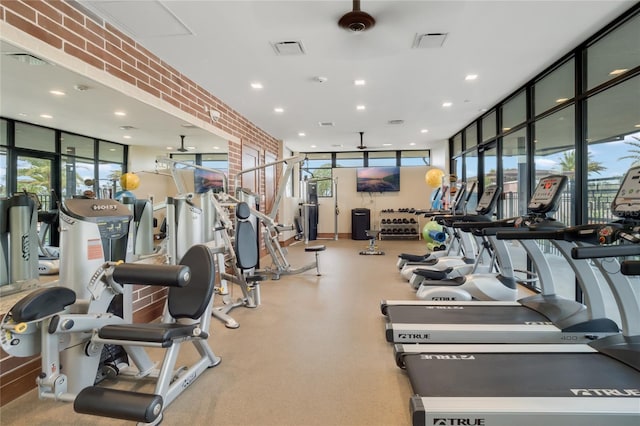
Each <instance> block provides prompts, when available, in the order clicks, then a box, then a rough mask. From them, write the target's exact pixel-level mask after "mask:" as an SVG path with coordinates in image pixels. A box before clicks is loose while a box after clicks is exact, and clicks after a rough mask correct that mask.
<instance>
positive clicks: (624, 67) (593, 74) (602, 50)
mask: <svg viewBox="0 0 640 426" xmlns="http://www.w3.org/2000/svg"><path fill="white" fill-rule="evenodd" d="M639 40H640V15H636V16H635V17H633V18H632V19H630V20H629V21H627V22H625V23H624V24H623V25H621V26H620V27H618V28H616V29H615V30H613V31H612V32H611V33H609V34H607V35H606V36H605V37H603V38H601V39H600V40H598V41H596V42H595V43H594V44H592V45H591V46H589V48H588V49H587V90H589V89H593V88H594V87H596V86H598V85H600V84H602V83H604V82H606V81H609V80H611V79H612V78H616V77H617V76H619V75H621V74H624V73H625V72H627V71H629V70H631V69H633V68H635V67H637V66H638V65H640V42H639Z"/></svg>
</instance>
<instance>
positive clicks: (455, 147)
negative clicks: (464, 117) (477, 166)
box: [451, 133, 462, 157]
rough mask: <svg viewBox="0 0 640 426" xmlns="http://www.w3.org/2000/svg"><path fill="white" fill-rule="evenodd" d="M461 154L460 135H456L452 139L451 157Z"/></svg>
mask: <svg viewBox="0 0 640 426" xmlns="http://www.w3.org/2000/svg"><path fill="white" fill-rule="evenodd" d="M460 154H462V133H458V134H457V135H455V136H454V137H453V152H452V153H451V156H452V157H455V156H457V155H460Z"/></svg>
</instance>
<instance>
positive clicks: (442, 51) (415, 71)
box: [0, 0, 635, 152]
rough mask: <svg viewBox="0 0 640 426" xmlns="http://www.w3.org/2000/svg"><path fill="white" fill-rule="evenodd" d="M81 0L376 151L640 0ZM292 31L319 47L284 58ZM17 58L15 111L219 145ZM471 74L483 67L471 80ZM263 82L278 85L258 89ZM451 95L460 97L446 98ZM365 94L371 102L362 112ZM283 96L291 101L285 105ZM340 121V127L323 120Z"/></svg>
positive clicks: (347, 142) (312, 133)
mask: <svg viewBox="0 0 640 426" xmlns="http://www.w3.org/2000/svg"><path fill="white" fill-rule="evenodd" d="M81 3H82V4H83V5H84V6H86V7H87V8H88V9H89V10H91V11H92V12H93V13H95V14H97V15H99V16H100V17H101V18H103V19H104V20H106V21H108V22H109V23H111V24H112V25H114V26H116V27H118V28H119V29H121V30H122V31H124V32H125V33H127V34H128V35H129V36H131V37H132V38H133V39H135V40H136V41H137V42H139V43H141V44H142V45H143V46H144V47H146V48H147V49H149V50H150V51H151V52H153V53H154V54H156V55H157V56H159V57H160V58H162V59H163V60H164V61H165V62H167V63H168V64H170V65H171V66H173V67H175V68H176V69H178V70H179V71H180V72H182V73H184V74H185V75H187V76H189V77H190V78H191V79H192V80H194V81H195V82H197V83H198V84H200V85H201V86H203V87H204V88H205V89H207V90H208V91H210V92H211V93H213V94H214V95H215V96H217V97H218V98H220V99H221V100H222V101H223V102H225V103H227V104H228V105H229V106H231V107H232V108H234V109H235V110H237V111H238V112H239V113H240V114H242V115H244V116H245V117H247V118H248V119H249V120H250V121H252V122H253V123H255V124H256V125H257V126H258V127H260V128H262V129H264V130H265V131H266V132H268V133H269V134H271V135H272V136H274V137H276V138H278V139H282V140H283V141H284V143H285V145H286V146H287V147H289V148H290V149H292V150H295V151H307V152H310V151H346V150H353V149H354V148H355V147H356V145H357V144H358V143H359V135H358V132H360V131H363V132H365V134H364V140H365V145H367V146H369V148H372V149H423V148H432V147H434V146H437V145H438V144H442V143H444V141H445V140H446V139H447V138H448V137H449V136H451V135H452V134H453V133H454V132H456V131H457V130H459V129H461V128H462V127H463V126H464V125H466V124H467V123H469V122H470V121H471V120H472V119H474V118H475V117H477V116H479V115H481V114H482V111H483V109H484V108H489V107H491V106H493V105H494V104H495V103H496V102H498V101H500V100H501V99H503V98H504V97H505V96H507V95H509V94H510V93H511V92H513V91H514V90H515V89H516V88H518V87H519V86H521V85H522V84H524V83H525V82H526V81H528V80H530V79H531V78H532V77H534V76H535V75H536V74H538V73H539V72H540V71H542V70H543V69H545V68H546V67H547V66H549V65H550V64H551V63H553V62H554V61H556V60H557V59H559V58H560V57H561V56H562V55H564V54H565V53H567V52H568V51H570V50H571V49H573V48H574V47H576V46H577V45H578V44H579V43H580V42H582V41H584V40H585V39H586V38H587V37H589V36H590V35H592V34H593V33H595V32H596V31H597V30H598V29H600V28H601V27H603V26H604V25H606V24H607V23H608V22H610V21H611V20H613V19H614V18H615V17H617V16H618V15H620V14H621V13H622V12H624V11H625V10H626V9H628V8H629V7H631V6H632V5H633V4H634V3H635V1H616V0H606V1H593V0H588V1H578V0H575V1H540V0H538V1H519V0H512V1H452V0H449V1H375V0H363V1H362V4H361V6H362V10H364V11H366V12H367V13H369V14H370V15H372V16H373V17H374V18H375V19H376V25H375V26H374V27H373V28H371V29H369V30H367V31H366V32H362V33H350V32H348V31H346V30H344V29H341V28H339V27H338V25H337V21H338V19H339V18H340V17H341V16H342V15H343V14H344V13H346V12H348V11H349V10H351V7H352V4H351V1H349V0H340V1H211V0H209V1H187V0H182V1H150V0H148V1H135V0H129V1H102V0H91V1H81ZM423 33H446V39H445V42H444V44H443V45H442V46H441V47H439V48H427V49H416V48H412V44H413V42H414V40H415V38H416V35H417V34H423ZM0 37H1V35H0ZM281 41H299V42H301V43H302V45H303V46H304V49H305V54H304V55H301V56H277V55H276V54H275V52H274V49H273V47H272V46H271V43H274V42H281ZM2 47H3V50H6V49H8V48H9V47H10V46H9V47H7V45H6V44H4V45H2ZM10 62H11V63H12V64H11V66H10V67H7V65H8V64H9V63H10ZM13 62H16V64H19V63H18V61H8V60H7V59H3V61H2V80H1V83H2V84H1V85H0V90H1V93H0V94H1V95H2V96H1V97H2V101H1V102H0V106H1V108H2V109H1V110H0V113H1V114H2V115H3V116H7V117H12V118H16V119H21V120H24V121H30V122H36V123H39V124H45V125H48V126H51V127H56V128H61V129H65V130H69V131H75V132H78V133H81V134H86V135H90V136H96V137H101V138H104V139H108V140H113V141H116V142H122V143H127V144H138V145H155V146H158V145H160V144H162V145H165V144H167V145H178V144H179V137H178V135H179V134H181V133H182V134H187V135H188V138H187V143H186V145H188V146H196V148H197V150H198V151H201V152H202V151H206V152H213V150H212V149H211V146H212V145H213V144H217V143H218V142H219V138H218V137H217V136H214V135H211V134H209V133H207V132H205V131H203V130H200V129H185V128H182V127H181V126H182V125H183V124H184V122H182V121H181V120H179V119H176V118H169V117H166V114H164V113H159V112H157V111H153V110H152V109H151V107H148V106H146V105H142V104H140V105H138V106H137V107H135V110H132V111H136V113H135V114H129V115H128V117H127V122H126V123H125V122H124V120H120V121H115V122H114V118H113V109H114V108H115V107H117V105H122V104H123V103H126V102H129V103H132V104H134V105H135V104H136V101H135V100H131V99H129V100H125V99H122V95H120V94H114V93H111V92H110V90H109V89H108V88H102V87H96V90H95V91H89V92H83V93H82V96H83V97H84V99H82V97H80V96H75V98H81V99H80V100H78V101H77V103H76V102H74V103H72V102H70V101H68V103H69V105H68V106H65V105H64V104H63V102H60V101H59V100H57V101H52V100H51V95H49V94H48V91H49V90H51V88H53V87H52V86H53V85H54V83H57V80H56V79H60V81H63V80H64V79H65V78H66V80H67V81H66V82H65V84H68V85H71V87H72V86H73V85H75V84H78V83H82V82H80V81H78V80H77V76H75V75H74V74H73V73H70V72H68V71H65V70H61V69H60V70H59V71H60V72H55V73H54V72H51V67H49V70H46V69H45V68H43V67H30V68H31V69H30V71H29V74H25V73H24V70H22V69H17V68H18V67H17V65H16V64H13ZM19 65H24V64H19ZM38 69H39V70H40V71H38ZM42 70H45V71H42ZM38 72H40V73H46V74H40V75H38ZM65 73H66V75H67V77H65ZM468 74H477V75H478V78H477V79H476V80H475V81H465V76H466V75H468ZM25 76H26V77H27V78H25ZM317 77H324V78H326V79H327V80H326V81H325V82H319V81H317V79H316V78H317ZM355 79H365V80H366V85H365V86H362V87H356V86H355V85H354V83H353V82H354V80H355ZM255 81H259V82H261V83H262V84H263V86H264V88H263V89H262V90H254V89H252V88H251V87H250V83H251V82H255ZM85 83H86V84H87V85H89V86H95V85H93V84H92V82H85ZM25 85H28V87H29V89H28V90H27V87H26V86H25ZM75 95H77V93H75ZM86 95H90V96H86ZM114 97H115V98H114ZM45 101H46V102H57V104H56V105H52V107H51V108H53V109H55V110H56V111H60V113H58V112H56V114H55V115H56V118H55V120H56V122H55V123H52V122H44V123H42V119H40V118H39V117H38V115H39V114H36V112H35V111H34V112H32V113H31V114H32V116H30V117H23V116H19V115H18V114H19V113H21V112H23V113H24V111H26V110H27V109H29V108H31V110H29V111H32V110H33V105H40V104H41V103H42V102H45ZM443 102H452V103H453V105H452V106H451V107H449V108H443V107H442V104H443ZM118 103H119V104H118ZM356 105H365V106H366V109H365V110H364V111H357V110H356ZM275 107H282V108H284V112H283V113H280V114H278V113H275V112H274V108H275ZM65 108H67V109H68V110H67V111H64V109H65ZM138 114H139V115H140V117H138ZM57 117H60V118H57ZM142 117H146V118H145V119H142ZM139 118H140V120H142V121H140V122H139V121H138V119H139ZM145 120H146V121H145ZM389 120H404V124H402V125H390V124H388V121H389ZM327 121H330V122H333V123H335V125H334V126H333V127H320V126H319V124H318V123H319V122H327ZM118 122H122V123H124V124H125V125H132V126H135V127H137V128H138V130H136V131H135V133H134V134H133V138H132V139H131V140H123V139H122V136H123V131H122V130H121V129H119V126H117V125H116V124H117V123H118ZM102 124H104V125H102ZM422 129H428V133H421V130H422ZM299 132H304V133H305V134H306V136H304V137H300V136H298V133H299ZM190 141H193V142H192V143H190ZM196 142H197V143H196ZM412 143H413V144H414V145H411V144H412ZM384 144H392V145H391V146H385V145H384ZM312 145H314V146H315V147H312Z"/></svg>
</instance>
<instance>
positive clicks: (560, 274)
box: [534, 106, 582, 299]
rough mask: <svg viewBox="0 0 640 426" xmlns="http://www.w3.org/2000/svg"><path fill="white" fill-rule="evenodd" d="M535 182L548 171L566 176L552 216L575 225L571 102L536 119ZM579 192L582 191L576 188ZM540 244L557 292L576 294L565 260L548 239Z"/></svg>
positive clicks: (573, 114) (572, 277) (573, 137)
mask: <svg viewBox="0 0 640 426" xmlns="http://www.w3.org/2000/svg"><path fill="white" fill-rule="evenodd" d="M535 137H536V139H535V141H534V145H535V151H534V167H535V174H534V176H535V182H534V186H535V184H537V183H538V180H539V179H540V178H542V177H544V176H546V175H549V174H562V175H565V176H567V177H568V178H569V181H568V183H567V186H566V189H565V190H564V191H563V193H562V195H561V198H560V202H559V207H558V211H557V212H556V213H555V214H554V217H555V218H556V219H557V220H558V221H560V222H561V223H564V224H565V225H574V224H575V223H574V217H575V206H576V204H577V203H580V202H581V198H580V197H579V198H576V191H575V184H576V182H575V171H576V155H575V154H576V151H575V113H574V107H573V106H570V107H568V108H564V109H562V110H560V111H557V112H555V113H553V114H551V115H549V116H547V117H545V118H543V119H541V120H539V121H537V122H536V123H535ZM579 194H580V195H582V193H581V192H579ZM540 246H541V247H542V250H543V252H544V254H545V256H546V257H547V261H548V262H549V264H550V266H551V268H552V270H553V272H554V278H555V277H557V278H558V279H557V280H556V282H555V284H556V290H557V294H558V295H560V296H563V297H567V298H569V299H574V298H575V297H576V290H575V275H574V273H573V271H572V269H571V267H570V266H569V263H568V262H567V260H566V259H565V258H564V257H562V256H561V254H560V253H559V252H558V251H557V250H556V249H555V247H554V246H553V245H551V243H550V242H549V241H547V240H544V241H541V242H540Z"/></svg>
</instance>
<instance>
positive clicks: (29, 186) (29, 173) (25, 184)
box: [16, 155, 51, 210]
mask: <svg viewBox="0 0 640 426" xmlns="http://www.w3.org/2000/svg"><path fill="white" fill-rule="evenodd" d="M16 181H17V186H18V188H17V190H18V192H23V191H26V192H30V193H33V194H36V195H37V196H38V198H39V199H40V203H41V204H42V208H45V209H47V210H48V209H49V206H50V204H51V203H50V196H51V160H50V159H48V158H38V157H31V156H22V155H20V156H18V163H17V167H16Z"/></svg>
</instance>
